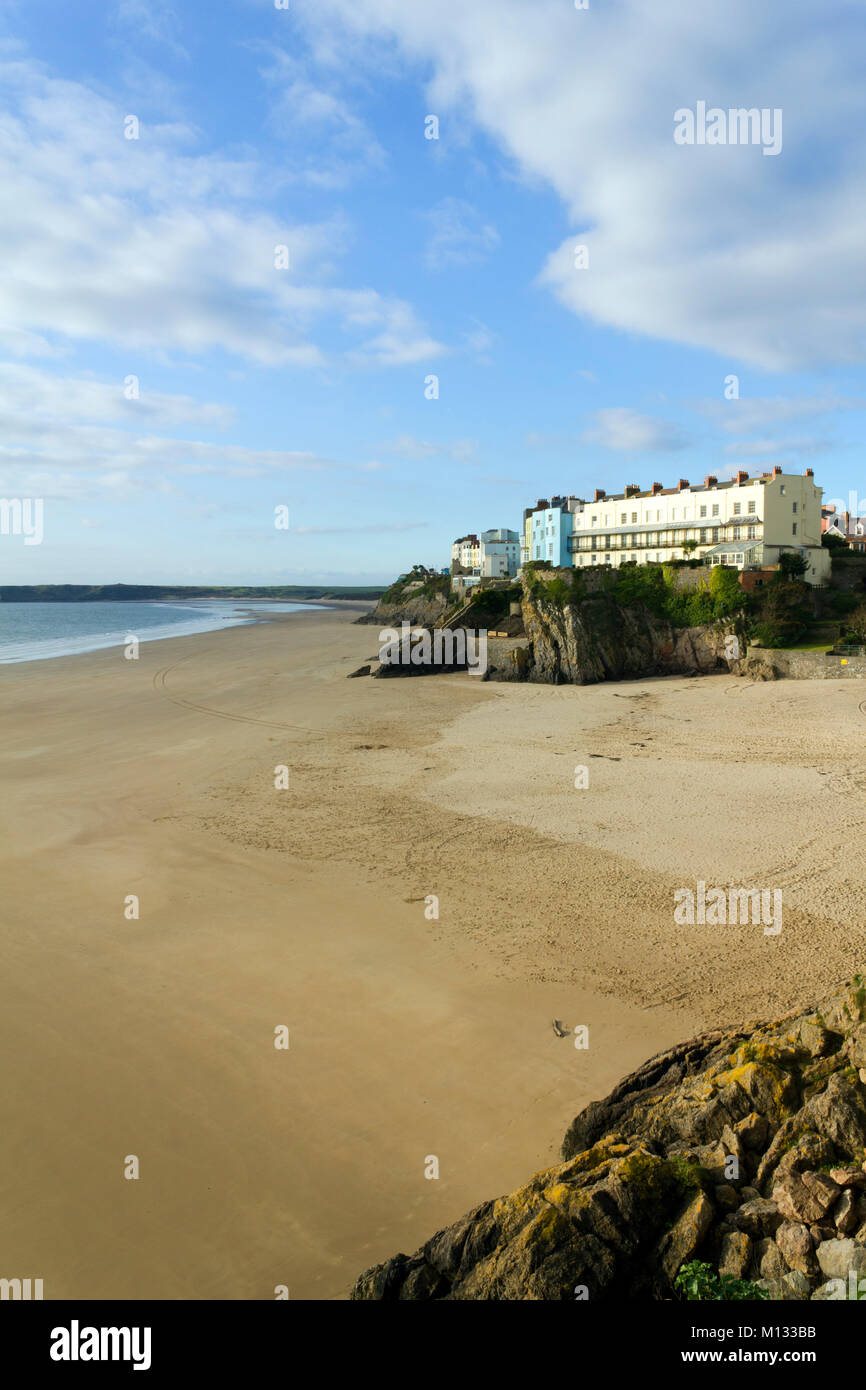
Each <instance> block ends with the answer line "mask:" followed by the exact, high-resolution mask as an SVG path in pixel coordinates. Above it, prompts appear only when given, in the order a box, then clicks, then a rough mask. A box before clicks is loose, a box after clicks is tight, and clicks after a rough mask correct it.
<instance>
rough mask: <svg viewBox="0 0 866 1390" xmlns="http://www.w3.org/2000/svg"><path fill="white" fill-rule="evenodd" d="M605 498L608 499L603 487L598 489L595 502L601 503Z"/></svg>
mask: <svg viewBox="0 0 866 1390" xmlns="http://www.w3.org/2000/svg"><path fill="white" fill-rule="evenodd" d="M603 497H607V493H606V492H605V490H604V488H603V487H597V488H596V490H595V497H594V498H593V501H594V502H600V501H601V500H602V498H603Z"/></svg>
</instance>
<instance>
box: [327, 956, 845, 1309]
mask: <svg viewBox="0 0 866 1390" xmlns="http://www.w3.org/2000/svg"><path fill="white" fill-rule="evenodd" d="M864 1019H866V990H864V988H863V986H862V984H861V981H860V978H859V976H855V978H854V981H853V983H852V984H851V985H850V986H849V987H846V988H845V989H844V990H841V991H839V993H838V994H837V995H835V996H834V997H832V998H830V999H827V1000H825V1001H823V1002H822V1003H821V1004H820V1005H819V1006H818V1007H817V1008H815V1009H813V1010H810V1011H809V1012H807V1013H804V1014H800V1015H791V1016H790V1017H787V1018H784V1019H779V1020H776V1021H774V1022H772V1023H764V1024H757V1023H754V1024H747V1025H746V1026H745V1027H744V1028H743V1029H741V1030H738V1031H731V1032H724V1033H723V1032H714V1033H707V1034H704V1035H703V1036H701V1037H698V1038H694V1039H692V1040H691V1041H689V1042H685V1043H682V1044H680V1045H679V1046H677V1047H674V1048H672V1049H671V1050H670V1051H668V1052H664V1053H662V1054H660V1055H659V1056H657V1057H654V1058H652V1060H651V1061H649V1062H647V1063H646V1064H645V1065H644V1066H643V1067H641V1068H640V1069H639V1070H638V1071H636V1072H635V1073H633V1075H631V1076H629V1077H627V1078H626V1079H625V1080H624V1081H622V1082H621V1083H620V1085H619V1086H617V1087H616V1089H615V1090H614V1091H612V1092H611V1094H610V1095H609V1096H608V1097H607V1098H606V1099H605V1100H603V1101H601V1102H594V1103H593V1104H592V1105H590V1106H588V1107H587V1108H586V1109H585V1110H583V1111H582V1112H581V1114H580V1115H578V1116H577V1118H576V1119H575V1120H574V1121H573V1123H572V1124H571V1126H570V1128H569V1130H568V1132H567V1134H566V1136H565V1140H564V1143H563V1147H562V1157H563V1160H564V1161H563V1162H562V1163H561V1164H559V1165H558V1166H557V1167H555V1168H551V1169H548V1170H547V1171H546V1172H542V1173H538V1174H536V1176H535V1177H534V1178H532V1180H531V1181H530V1182H529V1183H527V1184H526V1186H525V1187H522V1188H520V1189H518V1190H517V1191H516V1192H512V1193H510V1194H509V1195H508V1196H507V1197H500V1198H498V1199H496V1200H494V1201H488V1202H484V1203H482V1204H481V1206H479V1207H476V1208H475V1210H474V1211H471V1212H469V1214H468V1215H467V1216H465V1217H463V1218H462V1220H460V1221H457V1222H455V1224H454V1225H453V1226H449V1227H448V1228H447V1229H445V1230H443V1231H439V1232H438V1234H436V1235H434V1236H433V1237H432V1238H431V1239H430V1240H428V1241H427V1242H426V1244H425V1245H423V1246H421V1248H420V1249H419V1250H417V1251H416V1252H415V1253H414V1254H413V1255H411V1256H407V1255H396V1256H395V1257H394V1258H393V1259H390V1260H387V1261H386V1262H385V1263H384V1264H381V1265H378V1266H376V1267H375V1268H373V1269H369V1270H367V1271H366V1273H364V1274H362V1275H361V1277H360V1278H359V1280H358V1281H357V1284H356V1285H355V1288H354V1290H353V1292H352V1298H354V1299H361V1300H363V1299H374V1300H379V1299H440V1298H441V1299H452V1300H468V1299H521V1300H524V1299H528V1300H542V1299H543V1300H546V1299H553V1300H561V1299H569V1300H571V1299H574V1298H576V1297H578V1298H581V1297H588V1298H590V1299H596V1300H598V1299H601V1300H607V1299H610V1300H621V1301H622V1300H638V1299H640V1300H644V1299H667V1298H671V1297H673V1296H675V1294H674V1287H673V1281H674V1278H675V1276H676V1274H677V1271H678V1270H679V1268H680V1267H681V1266H682V1265H683V1264H684V1263H687V1262H690V1261H692V1260H693V1259H698V1260H701V1261H705V1262H707V1263H708V1264H710V1265H711V1266H712V1267H713V1269H714V1270H716V1269H717V1270H718V1271H719V1272H720V1273H721V1274H728V1275H732V1276H734V1277H736V1278H746V1279H749V1280H752V1281H755V1282H756V1283H757V1284H758V1285H759V1286H760V1287H761V1288H763V1289H764V1290H765V1291H766V1293H767V1294H768V1295H769V1297H770V1298H773V1299H784V1300H806V1299H810V1298H811V1299H829V1298H845V1297H849V1298H850V1297H852V1296H856V1292H855V1293H854V1294H853V1295H852V1292H851V1290H852V1288H853V1289H854V1290H855V1291H856V1289H857V1288H858V1284H859V1281H860V1280H861V1279H862V1280H863V1287H862V1294H861V1296H862V1297H864V1298H866V1162H864V1159H866V1147H864V1146H866V1084H864V1083H866V1022H864V1021H863V1020H864ZM564 1045H567V1044H564Z"/></svg>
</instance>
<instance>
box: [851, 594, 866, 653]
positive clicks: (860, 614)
mask: <svg viewBox="0 0 866 1390" xmlns="http://www.w3.org/2000/svg"><path fill="white" fill-rule="evenodd" d="M847 626H848V631H849V632H850V633H851V636H852V637H853V638H854V640H855V641H856V642H859V643H860V644H861V645H864V644H866V603H863V604H861V605H860V607H859V608H855V609H854V612H853V613H852V614H851V616H850V618H849V619H848V624H847Z"/></svg>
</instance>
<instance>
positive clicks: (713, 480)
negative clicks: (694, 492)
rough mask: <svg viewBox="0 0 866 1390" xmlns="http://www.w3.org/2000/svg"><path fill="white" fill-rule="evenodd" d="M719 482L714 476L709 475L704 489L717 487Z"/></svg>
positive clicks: (705, 479) (705, 480)
mask: <svg viewBox="0 0 866 1390" xmlns="http://www.w3.org/2000/svg"><path fill="white" fill-rule="evenodd" d="M718 481H719V480H718V478H717V477H715V475H714V474H712V473H708V474H707V476H706V477H705V478H704V487H715V486H716V484H717V483H718Z"/></svg>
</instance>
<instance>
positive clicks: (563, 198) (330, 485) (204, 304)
mask: <svg viewBox="0 0 866 1390" xmlns="http://www.w3.org/2000/svg"><path fill="white" fill-rule="evenodd" d="M770 11H774V13H770ZM864 58H866V17H864V16H863V13H862V6H860V5H859V4H858V3H853V2H852V3H848V0H828V3H825V4H824V5H823V6H821V7H815V6H813V5H812V4H805V3H802V0H792V3H789V4H787V5H785V6H781V5H779V6H756V5H755V4H754V3H753V0H748V3H746V0H730V3H728V4H726V5H725V6H724V7H718V6H709V5H698V6H695V5H694V4H689V3H687V0H676V3H673V0H656V3H654V4H652V5H647V4H646V3H645V0H618V2H617V0H610V2H609V3H604V4H602V3H600V0H599V3H596V0H590V6H589V9H587V10H582V11H578V10H576V9H575V8H574V6H573V4H571V3H570V2H569V0H532V2H531V3H529V0H437V4H436V5H430V4H428V3H426V0H424V2H423V3H422V0H290V4H289V8H288V10H281V9H279V10H278V9H277V8H276V6H275V3H274V0H220V3H219V4H215V5H204V4H202V3H201V0H195V2H194V0H174V3H172V4H169V3H163V0H76V3H75V4H74V5H67V4H65V3H61V0H22V2H21V3H17V2H14V0H0V64H2V69H3V71H2V74H0V163H2V170H0V172H2V184H3V189H4V215H3V219H2V226H0V265H2V274H0V416H2V430H0V469H2V480H0V495H2V496H4V497H41V498H43V499H44V507H45V538H44V541H43V543H42V544H41V545H39V546H24V545H23V542H22V540H21V538H20V537H15V536H0V582H6V583H16V582H17V583H25V582H32V583H39V582H62V581H69V582H97V583H98V582H112V581H117V580H122V581H126V582H131V583H134V582H147V581H152V582H186V583H204V584H206V583H211V582H213V583H218V582H234V583H242V582H247V583H292V582H300V583H304V582H307V583H325V584H327V583H343V584H351V583H373V582H377V583H378V582H385V581H388V580H390V579H391V578H392V577H393V576H394V574H396V573H397V572H398V571H400V570H403V569H405V568H406V567H407V566H409V565H411V564H412V563H414V562H415V561H420V562H423V563H430V564H433V563H435V564H442V565H444V564H447V562H448V558H449V546H450V542H451V540H452V539H453V538H454V537H455V536H457V535H462V534H463V533H465V532H466V531H477V530H481V529H484V528H486V527H494V526H510V527H514V528H517V527H518V526H519V525H520V522H521V517H522V509H523V507H524V506H526V505H528V504H530V503H532V502H533V501H534V500H535V499H536V498H537V497H539V496H549V495H550V494H551V493H554V492H567V493H571V492H573V493H576V494H578V495H583V496H586V495H587V494H588V493H589V494H591V491H592V489H593V488H595V487H605V488H606V489H607V490H608V491H613V490H621V489H622V487H623V485H624V484H625V483H627V482H636V483H639V484H640V485H642V486H644V487H647V486H649V484H650V483H651V482H653V481H660V482H664V483H671V482H675V481H676V480H677V479H678V478H679V477H687V478H690V479H692V480H696V479H702V478H703V476H704V475H705V474H706V473H708V472H712V473H716V474H717V475H719V476H729V475H730V473H731V472H734V471H736V469H738V468H745V469H747V470H749V471H750V472H755V471H757V472H760V471H762V470H766V469H769V468H771V467H772V466H773V465H774V464H776V463H781V464H782V466H783V467H784V468H785V469H786V470H794V471H802V469H803V468H805V467H812V468H814V470H815V474H816V478H817V481H818V482H819V484H820V485H821V486H823V488H824V492H825V497H827V498H830V497H833V498H839V499H846V498H848V496H849V494H850V493H852V492H854V493H855V494H856V495H857V498H858V504H859V499H860V498H861V497H863V498H866V467H864V464H863V459H862V451H861V447H860V440H861V438H862V435H863V426H864V413H866V376H864V351H866V254H864V247H866V170H864V163H866V139H864V135H866V109H864V108H866V92H864V88H863V83H862V76H861V73H862V68H863V63H864ZM698 101H706V102H707V104H708V105H709V106H719V107H722V108H723V109H727V108H729V107H736V106H747V107H758V108H771V109H776V108H778V109H780V110H781V111H782V118H783V145H782V150H781V152H780V153H779V154H778V155H777V156H770V157H767V156H765V155H764V154H763V152H762V149H761V148H760V147H759V146H753V145H749V146H746V145H738V146H735V145H728V146H725V147H718V146H715V147H712V146H708V145H702V146H698V145H694V146H681V145H677V144H676V143H675V142H674V139H673V129H674V112H675V110H677V109H680V108H689V109H696V103H697V102H698ZM429 115H435V116H437V118H438V121H439V139H438V140H428V139H425V119H426V117H428V116H429ZM130 116H134V117H135V118H136V120H137V122H138V138H137V139H127V138H125V129H129V128H130V127H129V124H128V120H127V118H128V117H130ZM576 245H586V246H587V247H588V250H589V265H588V267H586V268H580V269H578V268H577V267H576V266H575V264H574V248H575V246H576ZM277 246H286V247H287V248H288V254H289V266H288V268H285V269H280V268H277V267H276V266H275V247H277ZM430 374H436V376H438V378H439V397H438V399H428V398H427V396H426V395H425V380H426V379H427V378H428V377H429V375H430ZM730 374H735V375H736V376H737V377H738V378H739V399H738V400H728V399H726V398H725V379H726V377H728V376H729V375H730ZM131 377H134V378H137V381H138V397H137V398H135V397H134V396H133V397H132V398H130V391H131V390H133V389H134V388H130V387H129V386H125V383H127V382H128V380H129V378H131ZM278 506H287V507H288V508H289V512H290V518H291V525H290V528H289V530H288V531H282V530H277V529H276V528H275V527H274V521H273V518H274V509H275V508H276V507H278ZM858 510H859V505H858ZM863 510H864V511H866V503H864V504H863Z"/></svg>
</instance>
